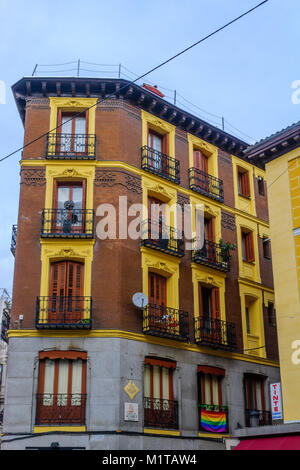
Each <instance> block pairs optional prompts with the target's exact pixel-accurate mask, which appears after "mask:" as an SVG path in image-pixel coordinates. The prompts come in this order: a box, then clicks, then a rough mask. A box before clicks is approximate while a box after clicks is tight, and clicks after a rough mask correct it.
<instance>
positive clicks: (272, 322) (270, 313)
mask: <svg viewBox="0 0 300 470" xmlns="http://www.w3.org/2000/svg"><path fill="white" fill-rule="evenodd" d="M268 322H269V325H272V326H275V325H276V317H275V311H274V304H273V303H271V302H269V303H268Z"/></svg>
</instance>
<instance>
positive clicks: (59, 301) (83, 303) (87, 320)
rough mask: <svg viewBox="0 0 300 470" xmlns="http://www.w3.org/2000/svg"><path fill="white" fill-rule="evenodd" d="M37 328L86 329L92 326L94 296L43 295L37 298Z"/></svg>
mask: <svg viewBox="0 0 300 470" xmlns="http://www.w3.org/2000/svg"><path fill="white" fill-rule="evenodd" d="M35 323H36V328H38V329H41V328H68V329H78V328H79V329H84V328H91V326H92V298H91V297H88V296H52V297H49V296H43V297H37V299H36V321H35Z"/></svg>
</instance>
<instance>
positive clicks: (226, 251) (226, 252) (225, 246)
mask: <svg viewBox="0 0 300 470" xmlns="http://www.w3.org/2000/svg"><path fill="white" fill-rule="evenodd" d="M219 247H220V256H221V259H222V261H224V263H228V262H229V261H230V260H231V256H232V255H231V253H230V251H233V250H235V249H236V246H235V245H233V244H232V243H229V242H224V241H223V239H222V238H220V241H219Z"/></svg>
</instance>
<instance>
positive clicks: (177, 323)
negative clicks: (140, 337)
mask: <svg viewBox="0 0 300 470" xmlns="http://www.w3.org/2000/svg"><path fill="white" fill-rule="evenodd" d="M143 333H144V334H146V335H152V336H161V337H163V338H168V339H173V340H177V341H188V340H189V322H188V313H187V312H183V311H182V310H177V309H174V308H170V307H164V306H161V305H154V304H148V305H147V307H145V308H144V314H143Z"/></svg>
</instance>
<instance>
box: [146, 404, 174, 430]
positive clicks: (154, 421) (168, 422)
mask: <svg viewBox="0 0 300 470" xmlns="http://www.w3.org/2000/svg"><path fill="white" fill-rule="evenodd" d="M144 426H146V427H150V428H164V429H178V402H177V401H173V400H164V399H160V398H148V397H144Z"/></svg>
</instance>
